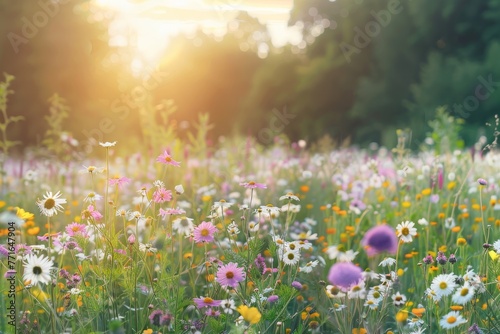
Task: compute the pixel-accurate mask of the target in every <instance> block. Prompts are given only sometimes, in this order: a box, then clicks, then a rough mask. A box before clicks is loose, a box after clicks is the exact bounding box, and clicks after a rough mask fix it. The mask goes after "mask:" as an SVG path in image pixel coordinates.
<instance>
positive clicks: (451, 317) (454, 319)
mask: <svg viewBox="0 0 500 334" xmlns="http://www.w3.org/2000/svg"><path fill="white" fill-rule="evenodd" d="M446 321H447V322H448V323H449V324H454V323H455V321H457V318H455V317H454V316H449V317H448V319H446Z"/></svg>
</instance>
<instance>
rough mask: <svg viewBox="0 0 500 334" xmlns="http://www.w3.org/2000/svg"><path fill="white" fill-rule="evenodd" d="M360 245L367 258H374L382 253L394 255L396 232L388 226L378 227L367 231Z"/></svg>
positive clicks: (396, 243)
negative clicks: (364, 250)
mask: <svg viewBox="0 0 500 334" xmlns="http://www.w3.org/2000/svg"><path fill="white" fill-rule="evenodd" d="M361 244H362V245H363V247H364V248H365V249H366V253H367V254H368V256H374V255H377V254H379V253H382V252H388V253H390V254H396V253H397V251H398V238H397V236H396V232H395V231H394V229H393V228H392V227H390V226H388V225H379V226H375V227H373V228H371V229H370V230H368V231H367V232H366V233H365V236H364V237H363V240H362V241H361Z"/></svg>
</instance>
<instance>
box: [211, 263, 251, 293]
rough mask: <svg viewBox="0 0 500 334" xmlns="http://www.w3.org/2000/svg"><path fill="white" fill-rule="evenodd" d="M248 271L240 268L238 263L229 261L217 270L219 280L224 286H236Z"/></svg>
mask: <svg viewBox="0 0 500 334" xmlns="http://www.w3.org/2000/svg"><path fill="white" fill-rule="evenodd" d="M245 277H246V273H245V271H244V269H243V268H238V264H237V263H232V262H230V263H228V264H226V265H224V266H221V267H220V268H219V270H218V271H217V282H219V284H220V285H222V286H224V287H231V288H236V287H237V286H238V283H239V282H241V281H243V280H244V279H245Z"/></svg>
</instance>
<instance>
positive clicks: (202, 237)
mask: <svg viewBox="0 0 500 334" xmlns="http://www.w3.org/2000/svg"><path fill="white" fill-rule="evenodd" d="M215 232H217V227H215V226H214V225H213V224H212V223H210V222H201V224H200V225H198V226H196V227H195V228H194V230H193V236H194V241H195V242H212V241H214V234H215Z"/></svg>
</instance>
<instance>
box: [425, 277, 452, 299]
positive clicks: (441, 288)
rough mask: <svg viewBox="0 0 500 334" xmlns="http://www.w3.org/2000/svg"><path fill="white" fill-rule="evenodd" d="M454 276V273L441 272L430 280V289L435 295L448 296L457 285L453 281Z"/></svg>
mask: <svg viewBox="0 0 500 334" xmlns="http://www.w3.org/2000/svg"><path fill="white" fill-rule="evenodd" d="M455 279H456V276H455V275H454V274H441V275H438V276H436V277H434V279H433V280H432V284H431V290H432V291H434V292H435V293H436V295H438V296H440V297H443V296H449V295H451V294H452V293H453V290H455V288H456V287H457V283H456V282H455Z"/></svg>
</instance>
